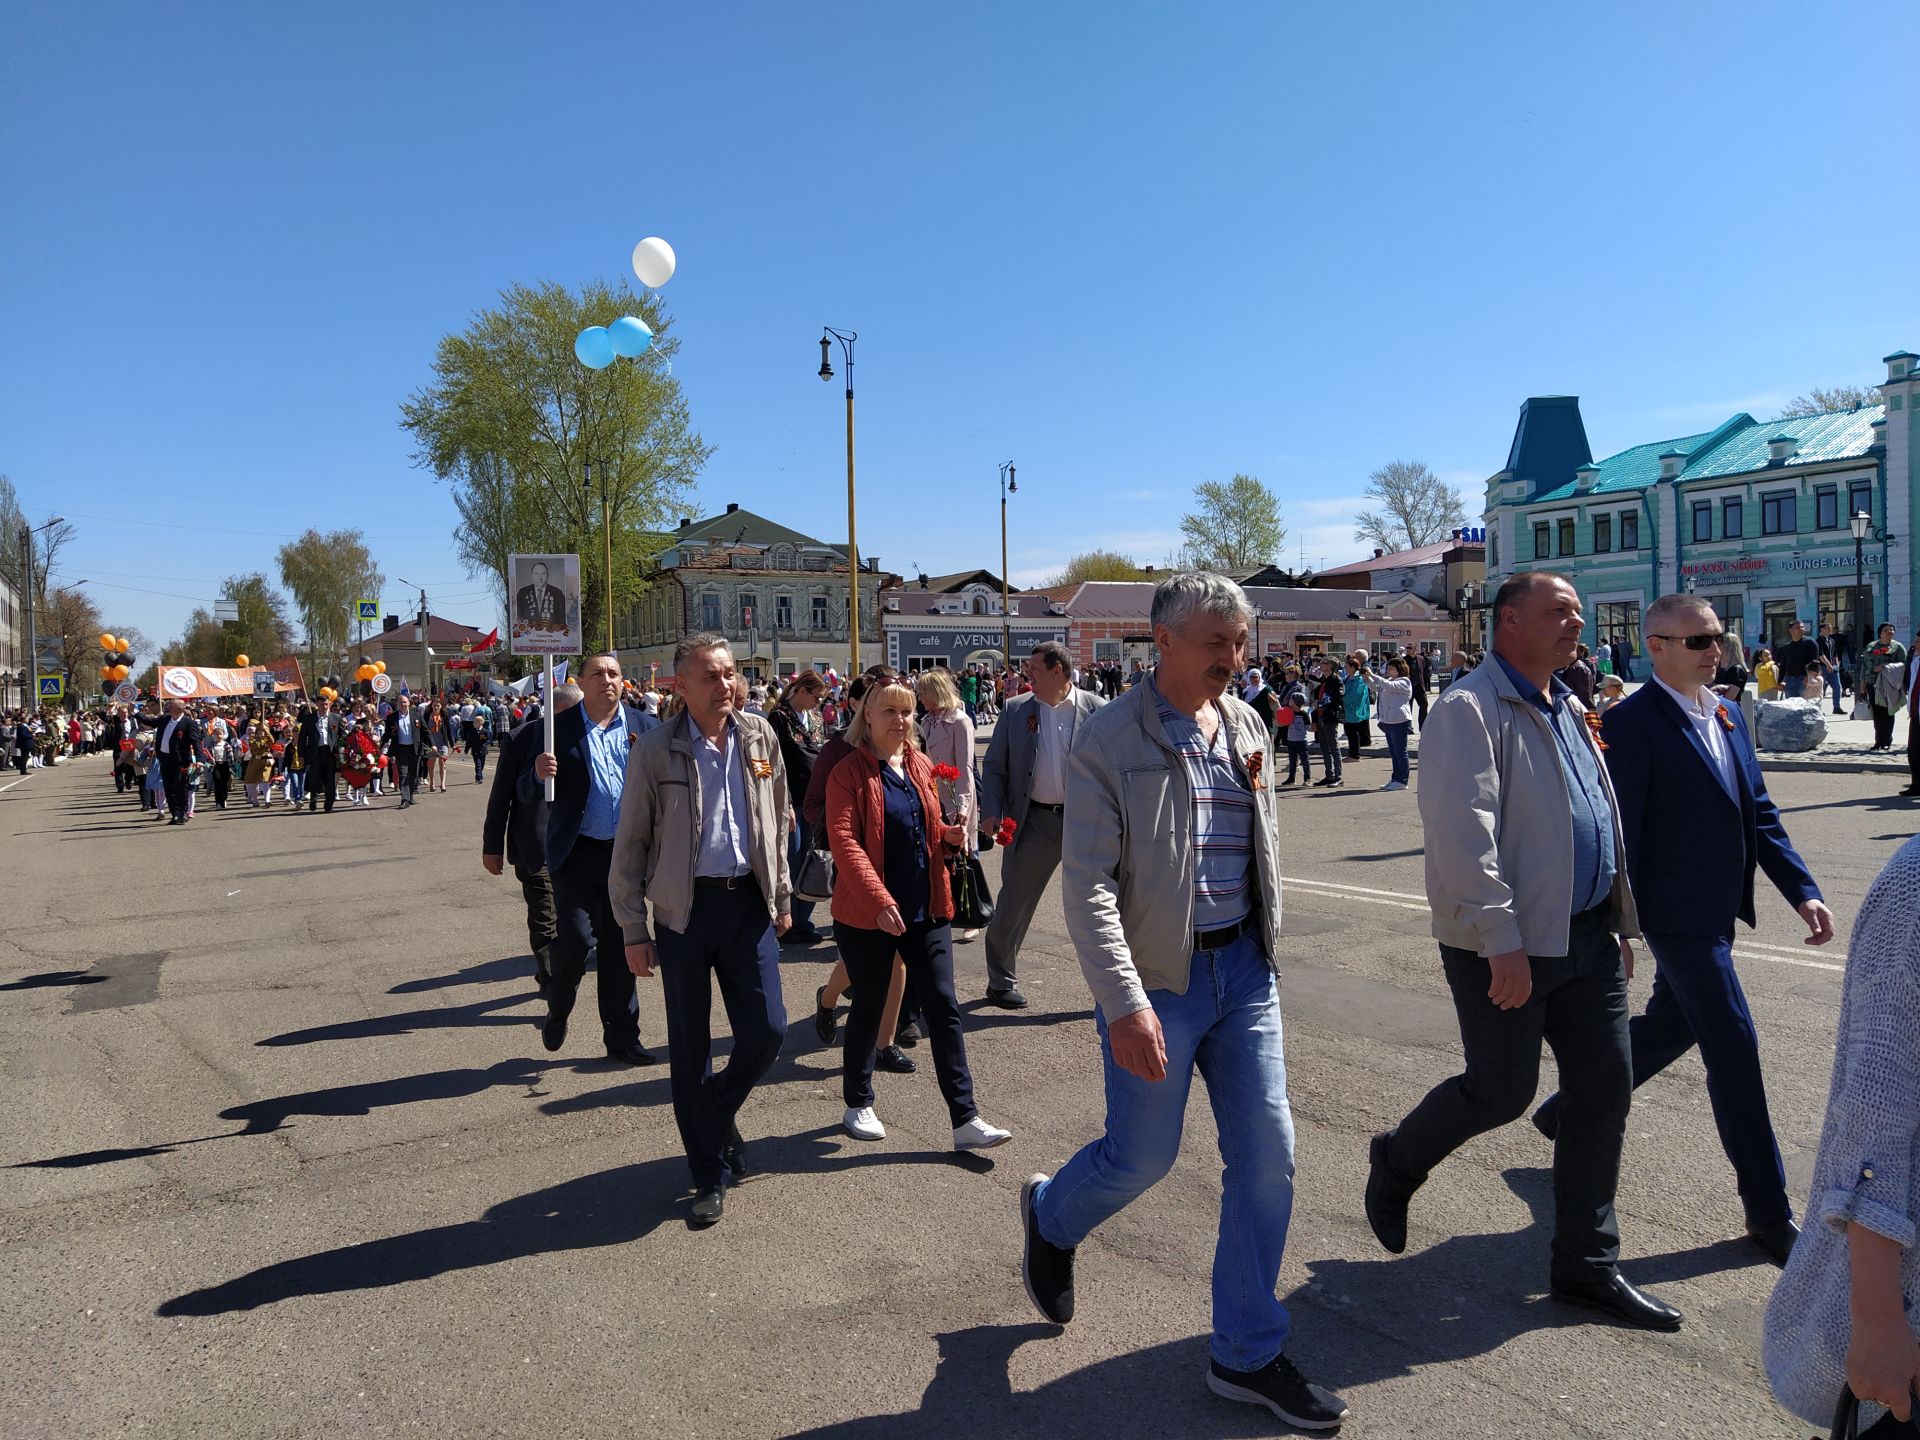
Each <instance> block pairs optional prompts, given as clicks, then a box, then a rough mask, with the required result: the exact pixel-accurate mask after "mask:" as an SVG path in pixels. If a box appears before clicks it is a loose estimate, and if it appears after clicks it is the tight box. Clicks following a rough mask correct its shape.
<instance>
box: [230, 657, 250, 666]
mask: <svg viewBox="0 0 1920 1440" xmlns="http://www.w3.org/2000/svg"><path fill="white" fill-rule="evenodd" d="M233 663H234V664H236V665H250V664H252V663H253V662H252V661H250V660H249V659H247V657H246V656H244V655H236V656H234V657H233Z"/></svg>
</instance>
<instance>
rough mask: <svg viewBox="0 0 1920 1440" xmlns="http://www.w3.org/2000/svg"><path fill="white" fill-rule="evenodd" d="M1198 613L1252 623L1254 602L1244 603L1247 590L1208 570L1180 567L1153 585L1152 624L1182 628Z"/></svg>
mask: <svg viewBox="0 0 1920 1440" xmlns="http://www.w3.org/2000/svg"><path fill="white" fill-rule="evenodd" d="M1200 615H1212V616H1216V617H1218V618H1219V619H1222V620H1239V621H1241V622H1242V623H1246V624H1251V623H1252V621H1253V606H1252V605H1250V604H1248V603H1247V592H1246V591H1244V590H1242V589H1241V588H1240V587H1239V586H1238V585H1236V584H1234V583H1233V581H1231V580H1229V579H1228V578H1227V577H1226V576H1224V575H1216V574H1214V573H1213V571H1211V570H1183V571H1181V572H1180V573H1179V574H1178V575H1169V576H1168V577H1167V578H1166V579H1165V580H1162V581H1161V582H1160V583H1159V584H1158V585H1156V586H1154V587H1153V609H1152V611H1151V612H1150V614H1149V615H1148V623H1149V624H1151V625H1153V626H1154V627H1155V628H1158V627H1159V626H1161V625H1165V626H1166V627H1167V628H1168V629H1169V630H1181V629H1184V628H1185V627H1186V626H1187V624H1188V622H1190V621H1192V620H1193V619H1194V618H1195V617H1197V616H1200Z"/></svg>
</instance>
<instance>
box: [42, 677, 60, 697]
mask: <svg viewBox="0 0 1920 1440" xmlns="http://www.w3.org/2000/svg"><path fill="white" fill-rule="evenodd" d="M39 688H40V698H41V699H42V700H64V699H66V698H67V682H66V680H65V679H64V678H63V677H61V676H59V675H42V676H41V677H40V687H39Z"/></svg>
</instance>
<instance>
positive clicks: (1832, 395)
mask: <svg viewBox="0 0 1920 1440" xmlns="http://www.w3.org/2000/svg"><path fill="white" fill-rule="evenodd" d="M1879 403H1880V392H1879V391H1878V390H1876V389H1875V388H1874V387H1873V386H1871V385H1834V386H1831V387H1829V388H1826V389H1822V388H1820V387H1819V386H1815V387H1814V388H1813V389H1811V390H1809V391H1808V392H1807V393H1806V394H1804V395H1796V396H1794V397H1793V399H1791V400H1789V401H1788V402H1787V408H1786V409H1784V410H1782V411H1781V412H1780V418H1781V419H1782V420H1791V419H1793V418H1794V417H1796V416H1800V415H1824V414H1826V413H1827V412H1828V411H1829V410H1858V409H1859V408H1860V407H1861V406H1862V405H1878V404H1879Z"/></svg>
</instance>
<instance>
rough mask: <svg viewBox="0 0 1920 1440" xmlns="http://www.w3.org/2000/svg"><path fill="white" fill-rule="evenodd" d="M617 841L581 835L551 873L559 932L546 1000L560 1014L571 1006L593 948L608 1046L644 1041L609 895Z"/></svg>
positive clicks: (631, 973)
mask: <svg viewBox="0 0 1920 1440" xmlns="http://www.w3.org/2000/svg"><path fill="white" fill-rule="evenodd" d="M612 865H613V842H612V841H611V840H590V839H588V838H587V837H586V836H584V835H582V836H581V837H580V838H579V839H578V840H576V841H574V842H573V853H572V854H570V855H568V856H567V863H566V864H564V865H562V866H560V867H559V868H558V869H556V870H554V871H553V872H552V874H553V905H554V918H555V928H556V932H557V933H556V936H555V939H554V943H553V985H552V988H551V989H550V990H549V991H548V992H547V1004H548V1005H549V1006H551V1007H552V1008H553V1010H554V1012H555V1013H556V1014H561V1015H565V1014H568V1013H569V1012H571V1011H572V1009H573V1001H574V995H575V993H576V992H577V991H578V990H579V988H580V977H581V976H583V975H585V974H586V973H587V952H588V951H589V950H591V951H593V952H594V966H595V968H596V970H597V971H598V977H597V978H598V983H599V993H600V1033H601V1035H602V1036H603V1037H604V1038H605V1040H606V1042H607V1044H609V1045H621V1044H634V1045H637V1044H638V1043H639V1042H640V1015H639V1005H638V1003H637V1000H636V998H635V996H634V993H633V972H632V971H631V970H629V969H627V948H626V942H625V940H624V939H623V938H622V936H621V933H620V922H619V921H618V920H615V919H614V918H613V902H612V901H611V900H609V899H608V898H607V872H608V871H609V870H610V869H611V868H612Z"/></svg>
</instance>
